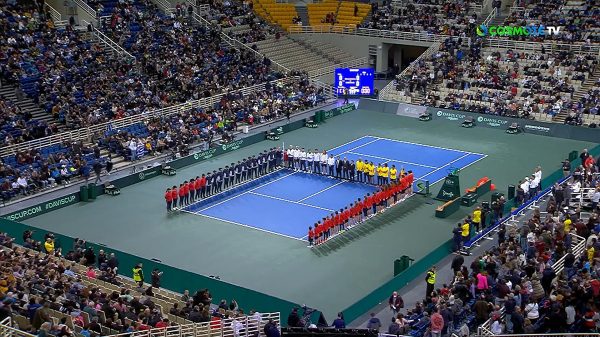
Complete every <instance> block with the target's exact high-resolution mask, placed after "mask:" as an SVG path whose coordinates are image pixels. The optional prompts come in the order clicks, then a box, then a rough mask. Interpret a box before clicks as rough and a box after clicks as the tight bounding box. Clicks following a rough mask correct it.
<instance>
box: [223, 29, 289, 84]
mask: <svg viewBox="0 0 600 337" xmlns="http://www.w3.org/2000/svg"><path fill="white" fill-rule="evenodd" d="M221 37H222V38H223V40H224V41H225V42H227V43H228V44H230V45H231V46H233V47H236V48H238V49H244V50H246V51H250V52H252V53H253V54H254V55H255V56H257V57H260V58H263V57H265V56H264V55H262V54H261V53H259V52H258V51H256V50H254V49H252V48H250V47H249V46H248V45H246V44H244V43H243V42H241V41H240V40H238V39H236V38H233V37H231V36H229V35H227V34H225V33H223V32H221ZM271 67H273V68H274V69H275V70H277V71H279V72H282V73H284V74H289V73H290V68H288V67H286V66H284V65H283V64H281V63H278V62H275V61H273V60H271Z"/></svg>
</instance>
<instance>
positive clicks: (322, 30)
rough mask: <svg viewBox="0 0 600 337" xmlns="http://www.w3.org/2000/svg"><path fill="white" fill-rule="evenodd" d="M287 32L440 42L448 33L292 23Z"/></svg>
mask: <svg viewBox="0 0 600 337" xmlns="http://www.w3.org/2000/svg"><path fill="white" fill-rule="evenodd" d="M288 32H289V33H291V34H315V33H319V34H344V35H357V36H368V37H380V38H390V39H398V40H409V41H424V42H442V41H444V40H445V39H446V38H448V37H450V35H442V34H430V33H427V32H420V33H415V32H402V31H394V30H382V29H372V28H358V29H344V30H340V28H339V27H335V26H330V25H327V26H297V25H292V26H290V27H289V28H288Z"/></svg>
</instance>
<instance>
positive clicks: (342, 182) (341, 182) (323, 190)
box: [298, 180, 347, 202]
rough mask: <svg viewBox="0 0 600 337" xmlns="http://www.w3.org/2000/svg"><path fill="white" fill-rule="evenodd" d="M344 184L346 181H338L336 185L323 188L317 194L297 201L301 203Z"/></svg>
mask: <svg viewBox="0 0 600 337" xmlns="http://www.w3.org/2000/svg"><path fill="white" fill-rule="evenodd" d="M344 183H347V181H346V180H344V181H340V182H339V183H337V184H334V185H331V186H329V187H327V188H324V189H322V190H320V191H319V192H317V193H313V194H311V195H309V196H308V197H306V198H302V199H300V200H298V201H300V202H302V201H304V200H306V199H309V198H312V197H314V196H315V195H317V194H320V193H323V192H325V191H327V190H328V189H330V188H334V187H336V186H338V185H341V184H344Z"/></svg>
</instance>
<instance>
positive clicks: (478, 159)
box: [416, 153, 487, 185]
mask: <svg viewBox="0 0 600 337" xmlns="http://www.w3.org/2000/svg"><path fill="white" fill-rule="evenodd" d="M469 154H474V153H467V155H469ZM475 154H476V153H475ZM482 156H483V157H480V158H477V160H475V161H473V162H472V163H469V164H467V165H466V166H463V167H462V168H461V170H464V169H466V168H467V167H469V166H471V165H473V164H475V163H476V162H478V161H480V160H482V159H485V158H486V157H487V155H486V154H484V155H482ZM464 157H465V156H463V157H461V158H464ZM461 158H458V159H461ZM458 159H456V160H454V161H453V162H455V161H457V160H458ZM453 162H449V163H448V164H446V165H444V166H447V165H450V164H452V163H453ZM444 166H442V167H440V169H442V168H444ZM438 170H439V169H438ZM433 172H435V171H431V172H429V173H427V174H426V175H424V176H423V177H426V176H428V175H430V174H432V173H433ZM423 177H420V178H416V179H422V178H423ZM444 179H446V177H442V178H440V179H438V180H436V181H435V182H433V183H430V185H434V184H437V183H439V182H440V181H442V180H444Z"/></svg>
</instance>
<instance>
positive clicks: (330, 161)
mask: <svg viewBox="0 0 600 337" xmlns="http://www.w3.org/2000/svg"><path fill="white" fill-rule="evenodd" d="M327 167H328V168H329V175H330V176H332V177H333V170H334V168H335V158H333V155H331V154H330V155H329V158H327Z"/></svg>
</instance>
